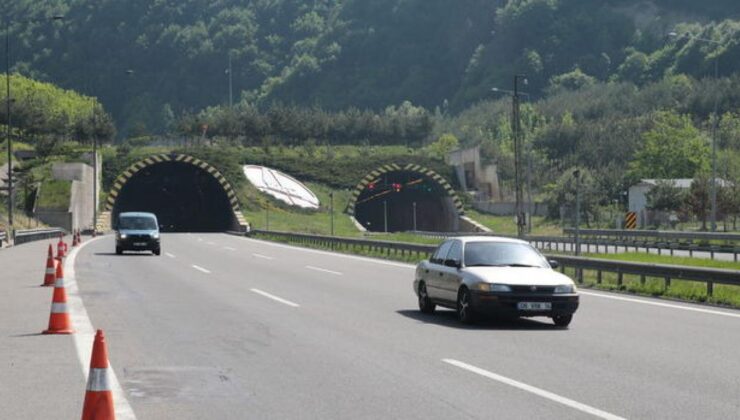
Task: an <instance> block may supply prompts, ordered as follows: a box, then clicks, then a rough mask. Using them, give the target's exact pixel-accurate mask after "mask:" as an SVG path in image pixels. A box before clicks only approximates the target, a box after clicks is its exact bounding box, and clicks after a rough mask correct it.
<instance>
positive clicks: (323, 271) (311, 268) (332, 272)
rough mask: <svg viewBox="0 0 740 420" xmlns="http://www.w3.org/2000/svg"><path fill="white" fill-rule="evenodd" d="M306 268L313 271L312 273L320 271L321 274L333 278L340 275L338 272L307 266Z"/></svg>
mask: <svg viewBox="0 0 740 420" xmlns="http://www.w3.org/2000/svg"><path fill="white" fill-rule="evenodd" d="M306 268H308V269H309V270H313V271H321V272H322V273H329V274H334V275H335V276H341V275H342V273H340V272H339V271H333V270H327V269H326V268H321V267H314V266H312V265H307V266H306Z"/></svg>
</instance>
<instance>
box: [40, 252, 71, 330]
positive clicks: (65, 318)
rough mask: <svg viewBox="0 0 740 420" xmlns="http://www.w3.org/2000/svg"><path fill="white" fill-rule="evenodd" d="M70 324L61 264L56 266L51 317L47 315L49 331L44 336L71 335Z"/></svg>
mask: <svg viewBox="0 0 740 420" xmlns="http://www.w3.org/2000/svg"><path fill="white" fill-rule="evenodd" d="M73 332H74V330H73V329H72V322H71V321H70V319H69V313H68V312H67V292H66V291H65V290H64V270H62V263H59V264H57V273H56V280H55V281H54V297H52V299H51V315H49V329H48V330H46V331H44V334H72V333H73Z"/></svg>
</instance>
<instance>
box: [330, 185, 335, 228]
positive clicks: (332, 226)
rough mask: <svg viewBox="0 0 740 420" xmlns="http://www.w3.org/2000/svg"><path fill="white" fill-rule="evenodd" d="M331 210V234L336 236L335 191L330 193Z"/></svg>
mask: <svg viewBox="0 0 740 420" xmlns="http://www.w3.org/2000/svg"><path fill="white" fill-rule="evenodd" d="M329 212H330V213H331V216H330V218H331V236H334V191H331V192H330V193H329Z"/></svg>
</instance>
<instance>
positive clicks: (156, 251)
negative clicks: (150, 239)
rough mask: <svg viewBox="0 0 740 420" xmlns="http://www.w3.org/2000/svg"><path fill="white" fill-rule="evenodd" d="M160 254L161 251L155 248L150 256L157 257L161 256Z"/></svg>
mask: <svg viewBox="0 0 740 420" xmlns="http://www.w3.org/2000/svg"><path fill="white" fill-rule="evenodd" d="M161 253H162V250H161V249H159V248H157V249H155V250H154V251H152V254H154V255H159V254H161Z"/></svg>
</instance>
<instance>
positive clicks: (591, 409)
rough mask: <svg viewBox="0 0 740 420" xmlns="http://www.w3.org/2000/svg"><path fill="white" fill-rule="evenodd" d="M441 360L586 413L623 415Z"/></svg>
mask: <svg viewBox="0 0 740 420" xmlns="http://www.w3.org/2000/svg"><path fill="white" fill-rule="evenodd" d="M442 361H443V362H445V363H447V364H450V365H453V366H456V367H459V368H461V369H465V370H467V371H469V372H473V373H475V374H478V375H481V376H483V377H486V378H488V379H493V380H494V381H497V382H500V383H502V384H505V385H509V386H512V387H514V388H518V389H520V390H522V391H526V392H529V393H532V394H535V395H538V396H540V397H542V398H546V399H548V400H551V401H554V402H556V403H559V404H563V405H567V406H568V407H571V408H574V409H576V410H578V411H582V412H584V413H587V414H591V415H593V416H596V417H599V418H602V419H608V420H624V417H619V416H617V415H614V414H611V413H607V412H606V411H602V410H599V409H598V408H594V407H591V406H590V405H586V404H583V403H579V402H578V401H574V400H571V399H569V398H565V397H561V396H560V395H557V394H553V393H552V392H549V391H545V390H544V389H540V388H537V387H534V386H532V385H527V384H525V383H523V382H519V381H515V380H514V379H511V378H507V377H505V376H501V375H498V374H495V373H493V372H489V371H487V370H485V369H481V368H479V367H476V366H473V365H469V364H467V363H465V362H461V361H459V360H455V359H442Z"/></svg>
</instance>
